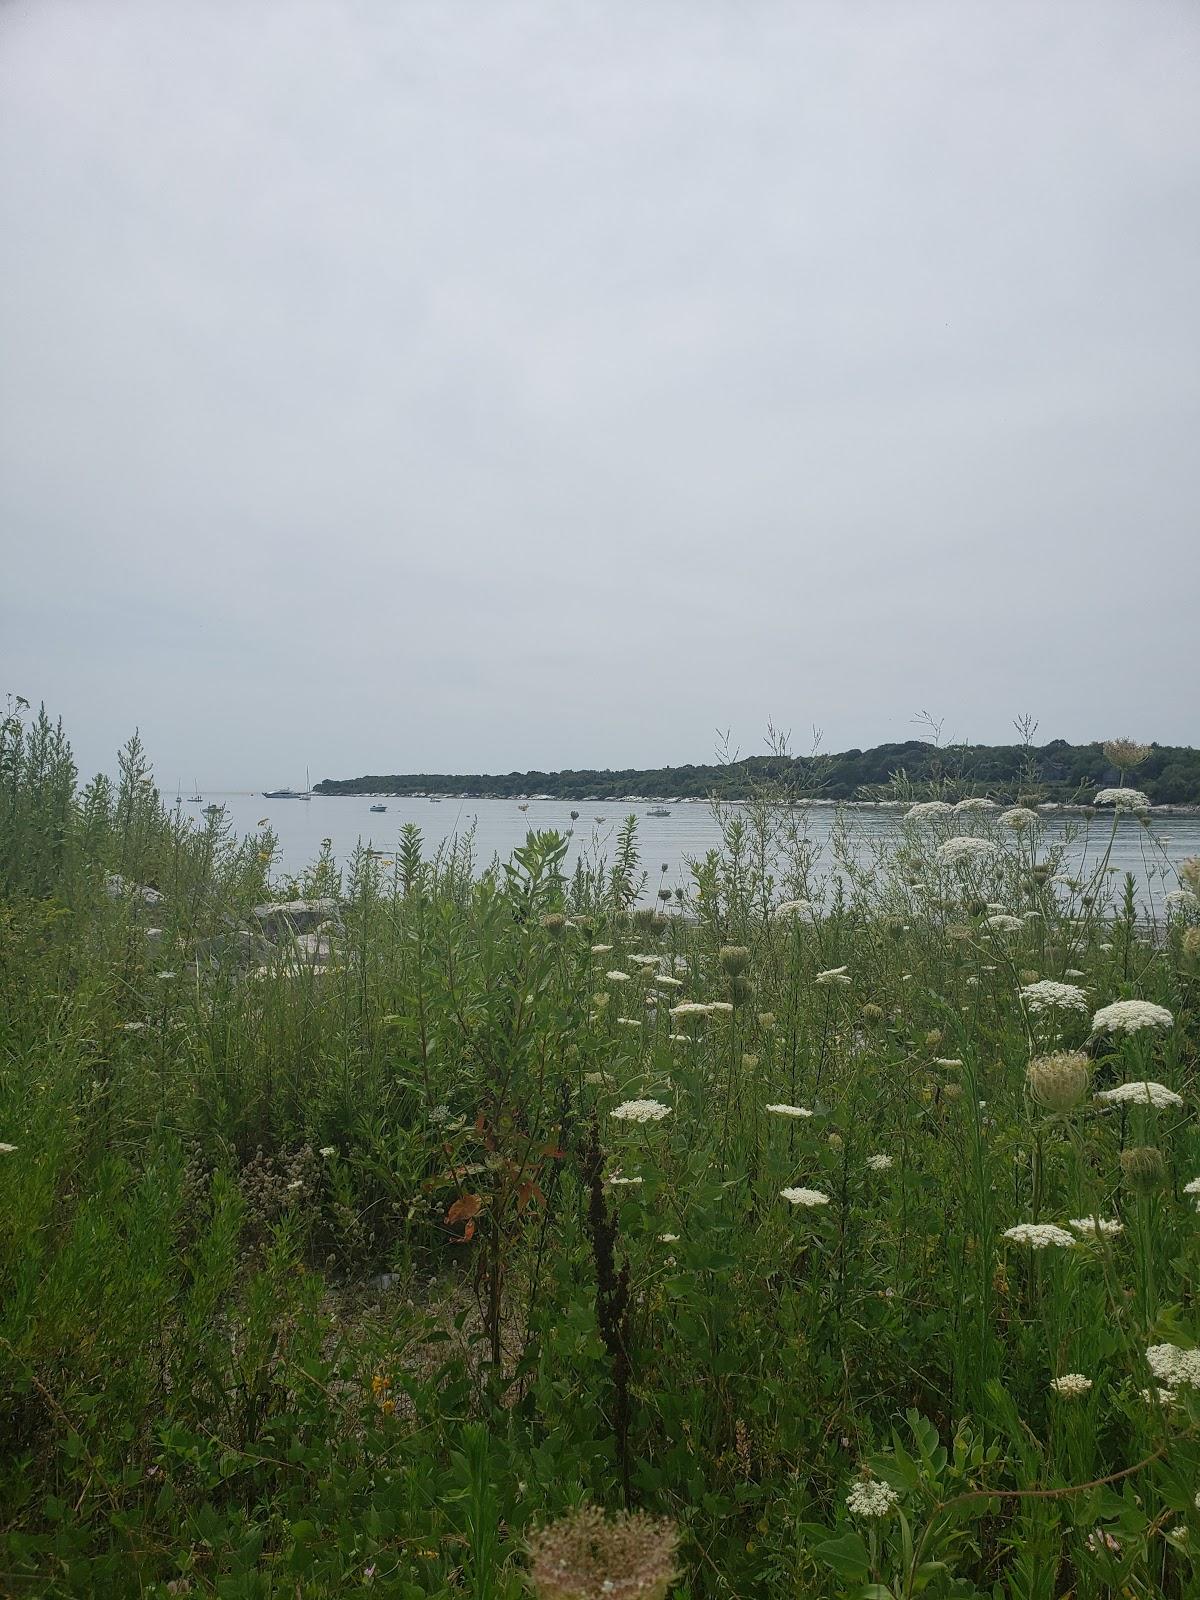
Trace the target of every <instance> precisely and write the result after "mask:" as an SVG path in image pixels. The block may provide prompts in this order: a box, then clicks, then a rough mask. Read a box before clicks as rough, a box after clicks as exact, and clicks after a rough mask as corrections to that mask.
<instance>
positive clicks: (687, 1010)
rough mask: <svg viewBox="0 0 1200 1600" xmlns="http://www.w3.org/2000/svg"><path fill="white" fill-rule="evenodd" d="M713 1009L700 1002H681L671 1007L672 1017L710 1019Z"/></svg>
mask: <svg viewBox="0 0 1200 1600" xmlns="http://www.w3.org/2000/svg"><path fill="white" fill-rule="evenodd" d="M712 1014H713V1007H712V1006H711V1005H709V1004H706V1003H705V1002H704V1001H702V1000H681V1001H680V1002H679V1004H678V1005H677V1006H672V1007H671V1015H672V1016H673V1017H711V1016H712Z"/></svg>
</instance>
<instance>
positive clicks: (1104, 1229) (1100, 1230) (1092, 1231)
mask: <svg viewBox="0 0 1200 1600" xmlns="http://www.w3.org/2000/svg"><path fill="white" fill-rule="evenodd" d="M1071 1226H1072V1227H1073V1228H1074V1229H1075V1232H1076V1233H1079V1234H1082V1235H1083V1237H1084V1238H1085V1239H1115V1238H1116V1236H1117V1234H1119V1233H1124V1231H1125V1224H1124V1223H1123V1222H1118V1221H1117V1220H1116V1218H1115V1217H1072V1218H1071Z"/></svg>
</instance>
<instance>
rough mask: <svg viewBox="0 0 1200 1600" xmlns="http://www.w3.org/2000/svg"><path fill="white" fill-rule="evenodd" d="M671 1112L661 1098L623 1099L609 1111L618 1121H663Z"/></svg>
mask: <svg viewBox="0 0 1200 1600" xmlns="http://www.w3.org/2000/svg"><path fill="white" fill-rule="evenodd" d="M670 1114H671V1108H670V1106H665V1105H663V1103H662V1101H661V1100H623V1101H622V1102H621V1104H620V1105H619V1106H615V1107H614V1108H613V1110H612V1111H610V1112H609V1116H611V1117H613V1118H615V1119H616V1121H618V1122H661V1121H662V1119H663V1118H664V1117H669V1116H670Z"/></svg>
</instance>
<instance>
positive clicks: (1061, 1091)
mask: <svg viewBox="0 0 1200 1600" xmlns="http://www.w3.org/2000/svg"><path fill="white" fill-rule="evenodd" d="M1090 1071H1091V1063H1090V1062H1089V1061H1088V1058H1087V1056H1085V1055H1084V1054H1083V1052H1082V1051H1079V1050H1056V1051H1055V1052H1054V1053H1053V1055H1048V1056H1035V1057H1034V1058H1033V1060H1032V1061H1031V1062H1030V1063H1029V1066H1028V1067H1027V1068H1026V1069H1025V1081H1026V1083H1027V1084H1028V1085H1029V1093H1030V1095H1031V1096H1032V1097H1033V1099H1034V1100H1035V1101H1036V1102H1037V1104H1038V1105H1039V1106H1041V1107H1042V1109H1043V1110H1044V1111H1049V1112H1050V1113H1051V1114H1052V1115H1061V1114H1062V1113H1063V1112H1065V1111H1072V1110H1074V1108H1075V1107H1076V1106H1077V1105H1078V1104H1079V1103H1080V1101H1081V1100H1082V1099H1083V1097H1084V1095H1085V1094H1086V1093H1087V1086H1088V1080H1089V1076H1090Z"/></svg>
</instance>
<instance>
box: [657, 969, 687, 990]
mask: <svg viewBox="0 0 1200 1600" xmlns="http://www.w3.org/2000/svg"><path fill="white" fill-rule="evenodd" d="M654 982H655V984H656V986H657V987H658V988H660V989H682V988H683V979H682V978H671V977H668V976H667V974H666V973H665V972H660V973H659V974H658V975H657V977H656V978H655V979H654Z"/></svg>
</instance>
